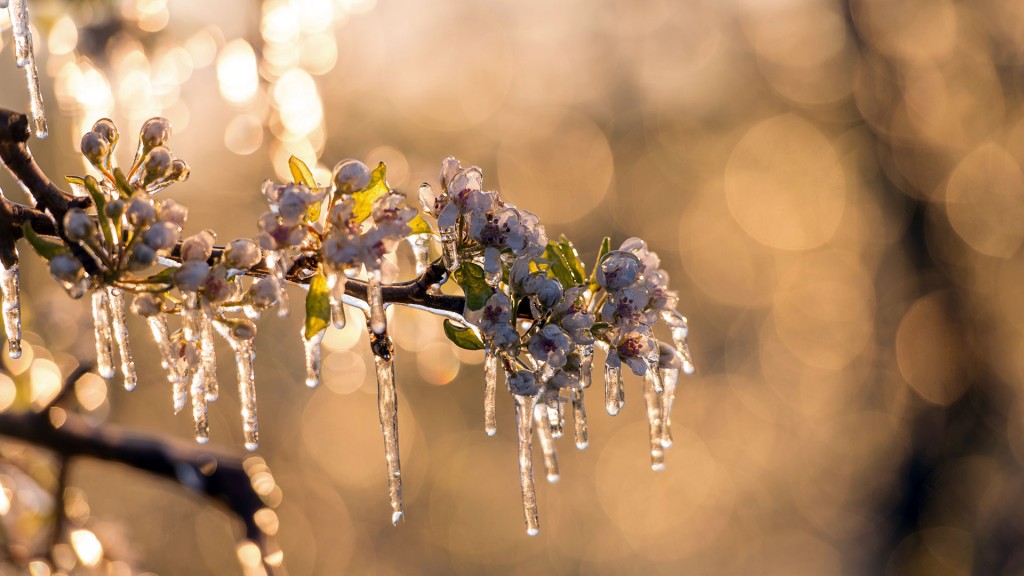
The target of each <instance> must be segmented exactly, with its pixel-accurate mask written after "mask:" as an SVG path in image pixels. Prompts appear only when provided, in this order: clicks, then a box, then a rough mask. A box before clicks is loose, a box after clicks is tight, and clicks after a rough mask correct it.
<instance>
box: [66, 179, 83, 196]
mask: <svg viewBox="0 0 1024 576" xmlns="http://www.w3.org/2000/svg"><path fill="white" fill-rule="evenodd" d="M64 181H65V182H67V183H68V184H70V185H71V191H72V192H73V193H74V194H75V195H76V196H79V195H82V194H85V192H86V190H85V180H83V179H81V178H79V177H78V176H65V177H64Z"/></svg>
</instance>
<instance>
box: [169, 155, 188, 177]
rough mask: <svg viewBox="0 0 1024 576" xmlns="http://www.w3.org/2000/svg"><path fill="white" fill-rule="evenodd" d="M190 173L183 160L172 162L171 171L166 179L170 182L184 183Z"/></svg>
mask: <svg viewBox="0 0 1024 576" xmlns="http://www.w3.org/2000/svg"><path fill="white" fill-rule="evenodd" d="M190 173H191V171H190V170H189V168H188V163H186V162H185V161H184V160H174V161H173V162H171V170H170V172H168V174H167V179H168V180H170V181H172V182H184V181H186V180H188V176H189V174H190Z"/></svg>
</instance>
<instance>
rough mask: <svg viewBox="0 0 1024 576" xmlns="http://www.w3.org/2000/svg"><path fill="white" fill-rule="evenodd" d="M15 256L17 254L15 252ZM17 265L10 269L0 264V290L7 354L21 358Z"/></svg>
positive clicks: (19, 282) (13, 357) (19, 297)
mask: <svg viewBox="0 0 1024 576" xmlns="http://www.w3.org/2000/svg"><path fill="white" fill-rule="evenodd" d="M15 256H17V252H15ZM20 284H21V281H20V279H19V272H18V263H17V262H15V263H14V265H13V266H11V267H10V268H8V267H6V266H4V265H3V263H0V289H2V290H3V297H4V304H3V311H4V331H5V332H6V333H7V354H8V355H9V356H10V357H11V358H12V359H15V360H17V359H18V358H21V295H20V292H21V290H20V288H21V287H20Z"/></svg>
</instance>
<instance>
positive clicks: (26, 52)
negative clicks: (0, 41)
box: [7, 0, 47, 138]
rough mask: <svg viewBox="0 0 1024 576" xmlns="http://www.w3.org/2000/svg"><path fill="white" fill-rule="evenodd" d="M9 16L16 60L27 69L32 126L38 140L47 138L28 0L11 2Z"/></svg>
mask: <svg viewBox="0 0 1024 576" xmlns="http://www.w3.org/2000/svg"><path fill="white" fill-rule="evenodd" d="M7 8H8V14H9V15H10V18H11V31H12V32H13V34H14V60H15V64H16V65H17V66H18V68H24V69H25V80H26V82H27V84H28V93H29V98H30V100H31V108H32V124H33V128H34V130H35V133H36V137H37V138H46V136H47V129H46V116H45V113H44V111H43V96H42V93H41V92H40V90H39V70H38V69H37V67H36V59H35V55H34V53H33V50H32V33H31V30H30V29H29V21H28V2H27V0H11V2H10V3H9V5H8V6H7Z"/></svg>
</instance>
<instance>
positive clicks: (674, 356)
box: [658, 342, 683, 370]
mask: <svg viewBox="0 0 1024 576" xmlns="http://www.w3.org/2000/svg"><path fill="white" fill-rule="evenodd" d="M682 367H683V360H682V358H681V357H680V356H679V352H677V351H676V348H675V346H673V345H672V344H671V343H670V342H658V368H667V369H671V370H679V369H680V368H682Z"/></svg>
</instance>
